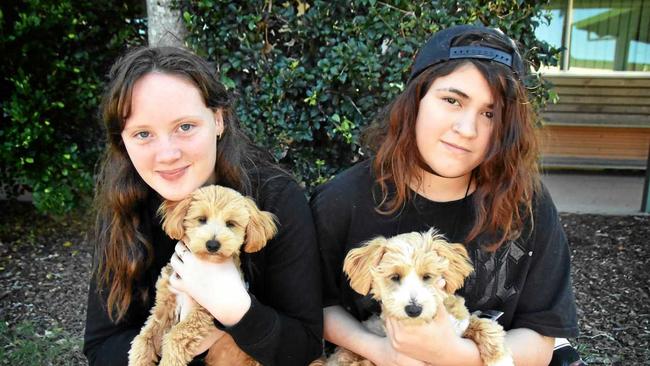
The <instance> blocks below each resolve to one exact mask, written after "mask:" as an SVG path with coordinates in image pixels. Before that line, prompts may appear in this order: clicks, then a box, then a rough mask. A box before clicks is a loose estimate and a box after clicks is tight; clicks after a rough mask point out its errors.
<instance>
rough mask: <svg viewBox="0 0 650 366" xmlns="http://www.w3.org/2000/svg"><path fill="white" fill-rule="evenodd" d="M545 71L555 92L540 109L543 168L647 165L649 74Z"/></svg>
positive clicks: (649, 108) (633, 166) (649, 138)
mask: <svg viewBox="0 0 650 366" xmlns="http://www.w3.org/2000/svg"><path fill="white" fill-rule="evenodd" d="M544 77H545V78H546V79H547V80H549V81H551V82H552V83H553V84H554V85H555V87H554V90H555V92H556V93H557V94H558V96H559V101H558V103H557V104H549V105H548V106H547V108H546V109H545V110H544V111H542V114H541V116H542V120H543V124H544V128H542V131H541V133H542V159H541V163H542V167H543V168H544V169H554V168H563V169H564V168H570V169H635V170H641V171H642V170H645V169H646V166H647V162H648V154H649V153H648V151H649V146H650V74H648V73H617V74H607V75H582V74H579V75H575V74H574V75H565V74H562V73H557V74H545V75H544Z"/></svg>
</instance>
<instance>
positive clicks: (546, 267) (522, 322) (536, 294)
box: [512, 188, 578, 338]
mask: <svg viewBox="0 0 650 366" xmlns="http://www.w3.org/2000/svg"><path fill="white" fill-rule="evenodd" d="M535 206H536V207H535V210H534V221H533V225H534V226H533V227H534V238H533V240H534V242H533V246H532V248H533V256H532V260H533V261H532V263H531V267H530V270H529V272H528V276H527V279H526V282H525V286H524V288H523V290H522V295H521V301H520V303H519V305H518V306H517V310H516V313H515V316H514V319H513V323H512V328H528V329H532V330H534V331H536V332H538V333H540V334H542V335H544V336H548V337H558V338H566V337H576V336H577V335H578V325H577V316H576V304H575V298H574V295H573V288H572V284H571V264H570V262H571V257H570V253H569V245H568V242H567V238H566V236H565V233H564V230H563V229H562V225H561V223H560V220H559V216H558V213H557V209H556V208H555V205H554V204H553V201H552V199H551V196H550V194H549V193H548V191H547V190H546V189H545V188H543V189H542V191H541V194H540V195H539V196H538V198H537V200H536V205H535Z"/></svg>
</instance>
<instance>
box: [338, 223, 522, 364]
mask: <svg viewBox="0 0 650 366" xmlns="http://www.w3.org/2000/svg"><path fill="white" fill-rule="evenodd" d="M343 271H344V272H345V273H346V274H347V275H348V277H349V279H350V286H351V287H352V289H353V290H355V291H356V292H358V293H360V294H362V295H368V294H371V295H372V296H373V298H374V299H376V300H378V301H380V302H381V308H382V313H381V317H382V318H384V317H386V316H389V317H392V318H395V319H398V320H399V321H401V322H404V323H407V324H412V325H416V324H423V323H427V322H430V321H432V320H433V318H434V317H435V316H436V313H437V312H438V309H440V307H441V306H444V307H445V308H446V310H447V312H448V313H449V316H450V318H451V319H450V320H451V321H452V324H454V326H455V328H456V331H457V334H459V335H462V336H463V337H466V338H469V339H471V340H473V341H474V342H475V343H476V344H477V346H478V348H479V352H480V354H481V358H482V360H483V362H484V363H485V364H486V365H488V366H496V365H499V366H505V365H514V364H513V361H512V358H511V356H510V353H509V351H508V349H507V348H506V346H505V344H504V337H505V332H504V330H503V328H502V327H501V325H499V324H498V323H496V322H494V321H492V320H489V319H481V318H478V317H476V316H470V314H469V311H468V310H467V308H466V307H465V301H464V299H463V298H462V297H460V296H456V295H454V293H455V292H456V290H458V289H459V288H461V287H462V286H463V283H464V281H465V278H466V277H467V276H468V275H469V274H470V273H471V272H472V271H473V267H472V265H471V263H470V260H469V257H468V255H467V250H466V249H465V247H464V246H463V245H462V244H451V243H449V242H447V240H445V238H444V236H442V235H440V234H438V233H437V232H436V231H435V230H433V229H432V230H429V231H428V232H426V233H418V232H413V233H407V234H401V235H397V236H394V237H392V238H389V239H386V238H384V237H377V238H375V239H373V240H370V241H369V242H367V243H365V245H363V246H362V247H360V248H356V249H353V250H351V251H350V252H349V253H348V255H347V256H346V258H345V261H344V263H343ZM443 284H444V285H443ZM364 325H365V326H366V327H367V328H368V330H370V331H371V332H373V333H376V334H378V335H380V336H385V335H386V332H385V328H384V323H383V321H382V319H380V318H379V317H373V318H370V319H369V320H367V321H365V322H364ZM327 364H328V365H364V366H366V365H371V364H372V363H371V362H370V361H368V360H365V359H363V358H362V357H360V356H358V355H356V354H354V353H352V352H350V351H348V350H346V349H343V348H340V347H339V348H338V349H337V350H336V352H335V353H334V354H333V355H332V356H330V357H329V358H328V359H327Z"/></svg>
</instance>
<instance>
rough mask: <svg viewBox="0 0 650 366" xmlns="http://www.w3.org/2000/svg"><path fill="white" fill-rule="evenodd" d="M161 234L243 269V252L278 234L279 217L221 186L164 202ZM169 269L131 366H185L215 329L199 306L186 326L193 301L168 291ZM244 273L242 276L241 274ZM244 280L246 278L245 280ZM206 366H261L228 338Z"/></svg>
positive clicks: (211, 353)
mask: <svg viewBox="0 0 650 366" xmlns="http://www.w3.org/2000/svg"><path fill="white" fill-rule="evenodd" d="M158 212H159V214H161V216H162V218H163V225H162V226H163V230H164V231H165V232H166V233H167V235H169V236H170V237H172V238H174V239H178V240H182V241H183V243H184V244H185V245H186V246H187V248H188V249H189V250H190V251H191V252H192V253H193V254H194V255H196V256H198V257H201V258H203V259H206V260H208V261H213V262H221V261H223V260H224V259H226V258H233V260H234V262H235V264H236V265H237V267H238V268H239V267H240V265H241V262H240V259H239V253H240V250H241V249H242V248H243V250H244V251H245V252H248V253H252V252H257V251H259V250H260V249H262V248H263V247H264V245H266V242H267V241H268V240H269V239H271V238H272V237H273V236H274V235H275V234H276V232H277V228H276V225H275V217H274V216H273V215H272V214H271V213H269V212H265V211H260V210H259V209H258V208H257V206H256V205H255V202H254V201H253V200H252V199H250V198H247V197H244V196H242V195H241V194H240V193H239V192H237V191H235V190H233V189H230V188H226V187H221V186H207V187H203V188H200V189H197V190H196V191H194V192H193V193H192V194H191V195H190V196H189V197H187V198H185V199H184V200H182V201H178V202H173V201H165V202H164V203H163V204H162V205H161V206H160V208H159V209H158ZM172 272H173V270H172V267H171V265H169V264H168V265H167V266H165V267H164V268H163V270H162V272H161V274H160V277H159V279H158V281H157V282H156V303H155V305H154V307H153V308H152V309H151V315H150V316H149V318H148V319H147V321H146V323H145V325H144V327H143V328H142V329H141V330H140V334H138V336H136V337H135V339H134V340H133V342H132V343H131V350H130V351H129V365H131V366H135V365H138V366H144V365H147V366H149V365H156V363H157V362H158V359H159V356H161V358H160V363H159V365H162V366H172V365H174V366H184V365H187V364H188V363H189V362H190V361H191V360H192V358H193V355H194V354H195V351H196V347H198V346H199V345H200V342H201V340H202V339H203V338H204V337H205V336H206V335H207V334H208V332H209V331H210V330H212V329H214V327H215V325H214V322H213V318H212V315H210V313H209V312H208V311H207V310H205V309H203V308H202V307H201V306H199V305H196V306H195V307H194V308H193V309H192V310H191V311H190V312H189V313H188V314H182V315H184V316H183V317H182V318H183V320H182V321H179V319H180V318H181V313H180V312H181V310H182V309H183V306H182V304H184V303H186V302H187V301H192V300H191V299H190V298H189V297H187V296H186V295H184V294H175V293H173V292H172V291H171V290H170V287H169V276H170V275H171V274H172ZM240 273H241V270H240ZM242 276H243V274H242ZM205 362H206V364H207V365H257V364H258V363H257V362H255V360H253V359H252V358H251V357H250V356H248V355H247V354H245V353H244V352H243V351H242V350H240V349H239V347H238V346H237V345H236V344H235V342H234V340H233V339H232V337H230V336H229V335H228V334H224V335H223V336H222V337H221V338H219V340H218V341H217V342H216V343H215V344H214V345H213V346H212V347H211V348H210V350H209V352H208V355H207V356H206V359H205Z"/></svg>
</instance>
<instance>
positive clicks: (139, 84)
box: [84, 47, 322, 365]
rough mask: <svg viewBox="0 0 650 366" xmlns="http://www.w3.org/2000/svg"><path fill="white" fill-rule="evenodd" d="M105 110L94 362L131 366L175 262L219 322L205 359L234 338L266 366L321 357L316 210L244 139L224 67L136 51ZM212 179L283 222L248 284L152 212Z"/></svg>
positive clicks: (187, 56) (90, 320)
mask: <svg viewBox="0 0 650 366" xmlns="http://www.w3.org/2000/svg"><path fill="white" fill-rule="evenodd" d="M101 111H102V117H103V121H104V125H105V128H106V134H107V140H108V141H107V147H106V152H105V156H104V159H103V161H102V163H101V170H100V172H99V174H98V178H97V189H96V198H95V207H96V210H97V222H96V230H95V235H94V244H95V256H94V257H95V258H94V259H95V260H94V271H93V278H92V279H91V282H90V291H89V298H88V314H87V320H86V332H85V337H84V353H85V354H86V356H87V358H88V361H89V363H90V364H91V365H126V364H127V354H128V351H129V349H130V346H131V341H132V340H133V338H134V337H135V336H136V335H137V334H138V333H139V331H140V329H141V328H142V326H143V324H144V322H145V320H146V319H147V316H148V315H149V310H150V309H151V307H152V306H153V301H154V296H155V288H154V285H155V283H156V279H157V278H158V275H159V274H160V271H161V268H162V267H163V266H164V265H165V264H167V263H168V262H169V261H170V258H171V257H172V255H174V258H175V259H176V260H175V261H172V265H173V267H174V270H175V271H176V274H177V275H176V276H172V277H171V279H170V283H171V285H172V287H173V288H174V289H175V291H178V292H184V293H186V294H187V295H189V296H190V297H191V298H192V299H194V301H196V302H197V303H198V304H200V305H201V306H203V307H204V308H205V309H207V310H208V311H209V312H210V313H212V315H213V316H214V318H215V319H216V322H215V324H216V326H215V329H214V330H213V332H212V333H211V334H210V335H209V336H207V337H206V339H204V341H203V342H202V344H201V346H200V347H199V349H198V350H197V353H201V352H202V351H205V350H207V349H208V348H209V347H210V346H211V345H212V344H213V343H214V342H215V340H217V339H218V338H219V336H220V335H223V334H224V332H227V333H228V334H230V335H231V336H232V338H233V339H234V340H235V342H236V343H237V344H238V346H239V348H241V349H242V350H243V351H244V352H246V353H248V354H249V355H250V356H252V357H253V358H254V359H256V360H257V361H259V362H261V363H263V364H265V365H305V364H307V363H309V362H310V361H311V360H313V359H315V358H316V357H318V356H319V355H320V353H321V334H322V311H321V307H320V305H321V301H320V293H321V291H320V281H319V272H318V268H319V266H318V254H317V246H316V240H315V232H314V227H313V221H312V218H311V214H310V211H309V206H308V205H307V201H306V199H305V195H304V193H303V191H302V189H301V188H300V187H299V186H298V184H297V183H296V182H295V181H294V180H293V179H292V178H291V177H290V176H289V175H288V174H287V173H286V172H284V171H283V170H281V169H279V168H278V167H276V166H274V164H272V163H271V160H270V158H269V157H268V156H267V154H265V153H263V152H262V151H261V150H260V149H258V148H256V147H255V146H254V145H252V143H251V142H250V140H249V139H248V138H247V137H246V136H245V135H244V134H243V133H242V132H241V130H240V129H239V126H238V121H237V119H236V117H235V115H234V113H233V100H232V97H231V96H230V94H229V93H228V92H227V91H226V89H225V88H224V86H223V85H222V84H221V83H220V82H219V81H218V74H217V73H216V68H215V67H213V66H212V65H210V64H209V63H208V62H207V61H206V60H204V59H202V58H201V57H198V56H196V55H195V54H193V53H191V52H189V51H187V50H183V49H179V48H173V47H160V48H153V47H152V48H139V49H135V50H133V51H131V52H129V53H127V54H126V55H125V56H123V57H122V58H120V59H119V60H117V62H116V63H115V64H114V65H113V67H112V69H111V71H110V74H109V82H108V85H107V87H106V91H105V93H104V97H103V101H102V110H101ZM208 184H219V185H222V186H227V187H230V188H233V189H235V190H237V191H239V192H240V193H242V194H244V195H248V196H251V197H252V198H253V199H254V200H255V201H256V203H257V205H258V206H259V207H260V209H262V210H264V211H269V212H271V213H273V214H274V215H275V216H276V217H277V223H276V224H277V228H278V233H277V235H276V236H275V237H274V238H273V239H271V240H270V241H269V242H268V243H267V245H266V246H265V248H264V249H262V250H261V251H260V252H257V253H253V254H248V253H242V255H241V262H242V269H243V271H244V277H245V282H244V281H242V279H241V278H240V276H239V272H238V270H237V268H236V267H235V264H234V263H233V261H232V259H230V260H227V261H224V262H223V263H217V264H213V263H209V262H207V261H205V260H203V259H201V258H199V257H198V256H194V255H193V254H192V253H189V252H188V250H187V248H185V246H184V245H183V244H182V243H180V242H179V243H177V242H176V241H174V240H172V239H171V238H169V237H168V236H167V235H166V234H165V233H164V232H163V230H162V228H161V222H160V217H159V216H157V215H156V210H157V208H158V207H159V206H160V204H161V202H162V201H163V200H171V201H179V200H181V199H183V198H185V197H186V196H188V195H189V194H190V193H192V192H193V191H194V190H195V189H197V188H199V187H201V186H204V185H208ZM183 313H187V312H183ZM192 364H200V357H199V358H197V359H195V361H193V363H192Z"/></svg>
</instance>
